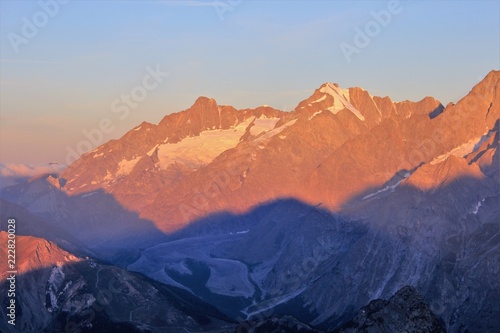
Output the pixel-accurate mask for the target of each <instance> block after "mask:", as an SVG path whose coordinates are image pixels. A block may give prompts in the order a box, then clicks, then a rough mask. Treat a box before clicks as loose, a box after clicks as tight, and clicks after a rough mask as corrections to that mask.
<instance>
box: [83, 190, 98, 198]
mask: <svg viewBox="0 0 500 333" xmlns="http://www.w3.org/2000/svg"><path fill="white" fill-rule="evenodd" d="M96 193H97V191H94V192H90V193H87V194H84V195H82V196H81V197H82V198H86V197H90V196H91V195H94V194H96Z"/></svg>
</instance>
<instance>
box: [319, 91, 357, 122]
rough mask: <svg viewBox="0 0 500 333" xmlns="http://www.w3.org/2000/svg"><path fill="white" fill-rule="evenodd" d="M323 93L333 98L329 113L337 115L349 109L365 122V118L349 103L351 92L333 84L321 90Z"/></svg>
mask: <svg viewBox="0 0 500 333" xmlns="http://www.w3.org/2000/svg"><path fill="white" fill-rule="evenodd" d="M320 91H321V92H322V93H326V94H329V95H330V96H332V97H333V105H332V106H331V107H329V108H328V111H330V112H332V113H333V114H337V113H338V112H339V111H341V110H344V109H347V110H349V111H351V112H352V113H354V115H355V116H356V117H358V119H359V120H361V121H364V120H365V117H364V116H363V115H362V114H361V112H359V110H358V109H356V108H355V107H354V106H353V105H352V104H351V103H350V102H349V99H350V98H349V90H348V89H342V88H339V87H337V86H335V85H333V84H331V83H327V84H326V86H324V87H322V88H321V89H320Z"/></svg>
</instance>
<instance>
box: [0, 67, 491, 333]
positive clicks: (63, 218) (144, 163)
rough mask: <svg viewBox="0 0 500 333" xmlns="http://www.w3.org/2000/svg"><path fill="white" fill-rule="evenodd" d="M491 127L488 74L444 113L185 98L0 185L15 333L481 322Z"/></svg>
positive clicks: (428, 108) (377, 328) (355, 328)
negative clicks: (51, 165) (154, 118)
mask: <svg viewBox="0 0 500 333" xmlns="http://www.w3.org/2000/svg"><path fill="white" fill-rule="evenodd" d="M499 123H500V71H491V72H490V73H488V75H487V76H486V77H485V78H484V79H483V80H482V81H481V82H479V83H478V84H477V85H476V86H474V87H473V88H472V90H471V91H470V92H469V93H468V94H467V95H466V96H464V97H463V98H462V99H461V100H459V101H458V102H457V103H456V104H453V103H449V104H448V105H446V106H444V105H443V104H441V102H440V101H438V100H436V99H434V98H432V97H426V98H424V99H422V100H421V101H419V102H411V101H403V102H394V101H392V100H391V99H390V98H389V97H378V96H372V95H371V94H370V93H369V92H368V91H366V90H364V89H362V88H359V87H354V88H348V89H344V88H341V87H340V86H339V85H338V84H334V83H325V84H323V85H321V86H320V87H319V88H318V89H316V90H314V92H313V93H312V94H311V96H310V97H308V98H306V99H305V100H303V101H302V102H300V103H299V104H298V105H297V106H296V107H295V109H294V110H292V111H290V112H284V111H281V110H277V109H274V108H272V107H269V106H261V107H258V108H254V109H243V110H237V109H235V108H234V107H231V106H226V105H219V104H218V103H217V102H216V101H215V100H214V99H211V98H207V97H199V98H198V99H197V100H196V101H195V102H194V104H193V105H192V106H191V107H190V108H188V109H186V110H184V111H181V112H178V113H173V114H169V115H167V116H165V117H164V118H163V119H162V120H161V121H160V122H159V123H158V124H150V123H147V122H143V123H141V124H139V125H138V126H136V127H135V128H133V129H131V130H130V131H129V132H127V133H126V134H125V135H124V136H123V137H121V138H120V139H117V140H111V141H109V142H107V143H105V144H103V145H101V146H99V147H97V148H96V149H95V150H93V151H90V152H88V153H86V154H84V155H82V156H81V157H80V158H79V159H78V160H76V161H75V162H73V163H72V164H70V165H69V166H67V167H66V168H64V169H63V170H62V171H60V172H59V170H57V172H55V171H54V172H50V173H43V174H41V175H40V176H39V177H34V178H31V179H29V181H20V182H16V183H9V184H7V186H5V187H4V186H2V187H4V188H3V189H2V191H1V195H0V196H1V201H0V207H1V218H2V220H1V222H2V223H5V222H6V220H7V218H10V217H13V216H15V217H16V219H17V220H18V224H19V236H18V242H19V245H18V247H19V250H18V251H19V253H20V254H19V255H18V256H19V261H20V264H19V265H23V266H22V267H23V269H20V275H21V277H20V281H21V282H20V283H21V284H22V290H23V291H22V293H21V296H20V298H21V300H22V301H21V303H20V304H22V309H23V310H22V314H21V315H20V316H19V317H20V318H21V319H20V320H19V322H20V323H22V325H23V326H22V327H23V332H40V331H44V330H45V331H46V332H51V331H58V330H62V329H63V328H62V327H63V326H64V325H66V324H67V323H69V322H71V323H72V325H73V324H74V325H75V327H78V329H80V330H82V331H83V332H85V331H89V332H90V331H96V332H98V331H104V330H103V329H108V330H113V329H115V330H116V329H120V330H122V331H127V330H128V331H131V332H135V331H137V332H141V331H142V332H147V331H151V332H177V331H179V332H185V331H188V332H194V331H206V332H236V331H238V332H241V331H248V332H267V331H269V332H271V331H273V330H280V329H281V330H283V331H285V332H402V331H404V330H406V331H407V332H446V331H448V332H497V331H498V330H499V329H500V319H499V318H500V316H498V314H500V233H499V228H500V157H499V152H498V143H499V127H500V124H499ZM2 227H3V225H2ZM2 230H5V229H3V228H2ZM0 236H1V237H3V238H5V237H6V234H5V233H2V234H1V235H0ZM3 238H2V239H3ZM4 243H5V242H4ZM4 271H6V269H2V272H4ZM3 279H4V278H3V277H2V281H3ZM101 279H102V280H101ZM109 281H119V283H118V284H119V285H120V287H119V288H118V289H119V291H116V292H114V291H113V292H111V295H112V296H113V297H114V299H113V300H111V301H110V302H107V300H106V302H103V301H102V299H99V297H98V295H101V296H102V294H103V292H104V293H106V292H107V294H110V293H109V288H110V287H109V284H107V283H109ZM106 284H107V285H106ZM5 286H6V284H4V285H2V286H0V289H2V288H5ZM113 288H114V287H113ZM120 288H121V289H120ZM113 290H114V289H113ZM4 294H5V293H4V292H3V290H2V295H4ZM103 303H106V304H104V305H103ZM2 304H3V303H2ZM134 304H135V305H134ZM137 304H140V306H137ZM96 308H98V309H100V310H99V311H96V310H95V309H96ZM135 308H137V310H135ZM2 311H5V310H4V309H2ZM90 311H93V312H94V316H93V318H92V320H89V318H90V317H89V313H91V312H90ZM82 313H83V314H84V315H82ZM95 313H97V315H96V314H95ZM63 324H64V325H63ZM2 325H4V324H3V323H2ZM61 325H63V326H61ZM0 328H1V329H2V331H6V332H10V331H9V329H11V328H10V327H6V326H0ZM266 330H267V331H266Z"/></svg>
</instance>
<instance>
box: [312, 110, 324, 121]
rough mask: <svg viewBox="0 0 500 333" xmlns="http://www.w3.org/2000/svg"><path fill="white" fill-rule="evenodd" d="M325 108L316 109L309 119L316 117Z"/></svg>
mask: <svg viewBox="0 0 500 333" xmlns="http://www.w3.org/2000/svg"><path fill="white" fill-rule="evenodd" d="M322 112H323V110H320V111H316V112H314V113H313V114H312V115H311V116H310V117H309V120H311V119H313V118H314V117H316V116H317V115H318V114H320V113H322Z"/></svg>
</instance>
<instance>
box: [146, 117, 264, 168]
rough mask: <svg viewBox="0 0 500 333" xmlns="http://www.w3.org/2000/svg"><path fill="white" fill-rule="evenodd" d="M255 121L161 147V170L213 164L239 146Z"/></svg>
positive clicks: (159, 153)
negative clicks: (223, 154)
mask: <svg viewBox="0 0 500 333" xmlns="http://www.w3.org/2000/svg"><path fill="white" fill-rule="evenodd" d="M254 119H255V118H249V119H247V120H246V121H244V122H242V123H240V124H239V125H237V126H235V127H234V128H231V129H227V130H208V131H204V132H201V133H200V135H199V136H195V137H188V138H184V139H183V140H181V141H179V142H177V143H165V144H162V145H159V146H158V147H157V148H158V158H159V160H160V168H161V169H166V168H167V167H168V166H169V165H171V164H174V163H179V164H183V165H187V166H189V167H191V168H198V167H200V166H203V165H206V164H208V163H210V162H212V161H213V160H214V159H215V158H216V157H217V156H219V155H220V154H221V153H223V152H224V151H226V150H228V149H231V148H234V147H236V146H237V145H238V143H239V142H240V139H241V137H242V136H243V135H244V134H245V130H246V128H247V127H248V125H250V124H251V123H252V121H253V120H254ZM153 151H154V150H151V151H150V153H152V152H153Z"/></svg>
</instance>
